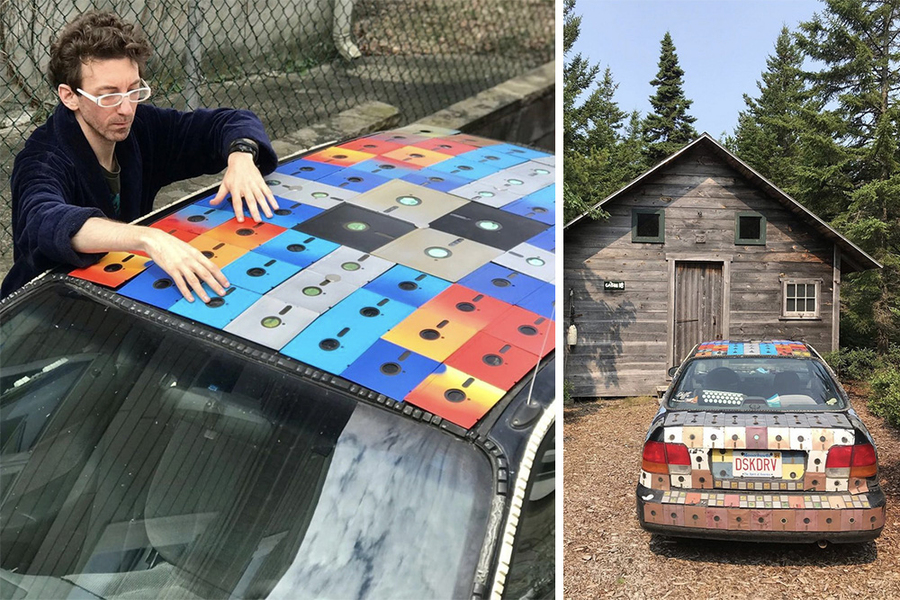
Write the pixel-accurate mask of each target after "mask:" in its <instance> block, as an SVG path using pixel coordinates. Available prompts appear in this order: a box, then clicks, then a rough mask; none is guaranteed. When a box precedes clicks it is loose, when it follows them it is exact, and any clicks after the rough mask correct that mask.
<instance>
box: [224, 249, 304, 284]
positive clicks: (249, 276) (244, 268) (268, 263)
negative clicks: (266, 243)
mask: <svg viewBox="0 0 900 600" xmlns="http://www.w3.org/2000/svg"><path fill="white" fill-rule="evenodd" d="M299 270H300V267H298V266H297V265H295V264H292V263H289V262H286V261H283V260H278V259H277V258H272V257H271V256H266V255H265V254H258V253H256V252H254V251H252V250H251V251H250V252H247V254H245V255H243V256H241V257H240V258H238V259H237V260H235V261H234V262H233V263H231V264H229V265H228V266H226V267H224V268H223V269H222V273H223V274H224V275H225V277H227V278H228V282H229V283H230V284H231V285H236V286H238V287H240V288H244V289H245V290H250V291H252V292H256V293H257V294H265V293H266V292H268V291H269V290H271V289H272V288H274V287H275V286H277V285H279V284H280V283H281V282H283V281H284V280H286V279H287V278H289V277H291V276H293V275H294V274H295V273H297V272H298V271H299Z"/></svg>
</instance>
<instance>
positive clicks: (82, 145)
mask: <svg viewBox="0 0 900 600" xmlns="http://www.w3.org/2000/svg"><path fill="white" fill-rule="evenodd" d="M241 137H248V138H251V139H253V140H256V141H257V142H258V143H259V166H260V170H261V171H262V172H263V174H268V173H271V172H272V171H273V170H274V169H275V167H276V165H277V161H278V159H277V157H276V156H275V151H274V150H273V149H272V145H271V143H270V142H269V137H268V136H267V135H266V132H265V130H264V129H263V125H262V123H261V122H260V120H259V119H258V118H257V117H256V115H254V114H253V113H251V112H249V111H246V110H233V109H225V108H220V109H214V110H210V109H200V110H196V111H193V112H179V111H176V110H172V109H162V108H157V107H155V106H152V105H148V104H141V105H138V106H137V109H136V111H135V117H134V124H133V125H132V128H131V134H130V135H129V136H128V138H127V139H126V140H125V141H123V142H118V143H117V144H116V159H117V160H118V162H119V166H120V168H121V191H120V196H121V200H120V202H121V207H120V212H121V214H120V215H119V219H120V220H122V221H124V222H130V221H133V220H134V219H137V218H138V217H141V216H143V215H145V214H147V213H148V212H150V211H151V210H152V209H153V199H154V198H155V197H156V194H157V192H159V190H160V188H162V187H163V186H166V185H168V184H170V183H172V182H174V181H179V180H181V179H187V178H190V177H196V176H198V175H203V174H212V173H218V172H219V171H221V170H222V169H224V168H225V167H226V165H227V153H228V147H229V145H230V144H231V142H232V141H233V140H235V139H237V138H241ZM11 185H12V208H13V210H12V227H13V244H14V248H13V252H14V253H13V258H14V259H15V263H14V264H13V267H12V269H10V271H9V273H8V274H7V275H6V277H5V278H4V280H3V286H2V289H0V297H5V296H7V295H8V294H10V293H12V292H14V291H15V290H17V289H18V288H20V287H22V286H23V285H25V284H26V283H28V281H30V280H31V279H33V278H34V277H36V276H37V275H39V274H40V273H42V272H44V271H46V270H47V269H50V268H53V267H55V266H57V265H60V264H66V265H73V266H77V267H83V266H87V265H89V264H91V263H93V262H95V261H96V260H97V259H98V258H99V257H100V256H102V255H99V254H82V253H79V252H76V251H75V250H74V249H73V248H72V236H74V235H75V234H76V233H77V232H78V230H79V229H81V226H82V225H83V224H84V222H85V221H86V220H87V219H88V218H90V217H104V216H108V217H112V216H113V215H114V214H115V213H114V212H113V208H112V206H111V202H110V192H109V187H108V186H107V184H106V181H105V179H104V177H103V171H102V169H101V167H100V163H99V162H98V161H97V157H96V156H95V155H94V151H93V150H92V149H91V147H90V145H89V144H88V141H87V138H85V137H84V133H82V131H81V127H80V126H79V125H78V122H77V121H76V120H75V113H73V112H72V111H70V110H69V109H68V108H66V107H65V106H63V105H62V104H60V105H58V106H57V107H56V110H55V111H54V112H53V114H52V115H51V116H50V118H49V119H48V120H47V122H46V123H44V124H43V125H41V126H40V127H38V128H37V129H36V130H35V131H34V133H32V134H31V137H30V138H28V141H27V142H26V143H25V148H23V149H22V151H21V152H20V153H19V154H18V156H16V160H15V164H14V165H13V172H12V178H11Z"/></svg>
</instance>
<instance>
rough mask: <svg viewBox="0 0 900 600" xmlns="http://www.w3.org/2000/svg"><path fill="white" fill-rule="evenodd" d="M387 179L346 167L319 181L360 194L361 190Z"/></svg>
mask: <svg viewBox="0 0 900 600" xmlns="http://www.w3.org/2000/svg"><path fill="white" fill-rule="evenodd" d="M388 181H390V179H389V178H388V177H383V176H381V175H376V174H374V173H367V172H365V171H358V170H356V169H354V168H352V167H347V168H346V169H341V170H340V171H338V172H336V173H332V174H331V175H329V176H328V177H323V178H322V180H321V183H324V184H326V185H330V186H334V187H336V188H338V189H339V190H343V191H344V192H347V191H350V192H355V193H357V194H361V193H362V192H365V191H367V190H371V189H372V188H374V187H378V186H379V185H381V184H383V183H387V182H388Z"/></svg>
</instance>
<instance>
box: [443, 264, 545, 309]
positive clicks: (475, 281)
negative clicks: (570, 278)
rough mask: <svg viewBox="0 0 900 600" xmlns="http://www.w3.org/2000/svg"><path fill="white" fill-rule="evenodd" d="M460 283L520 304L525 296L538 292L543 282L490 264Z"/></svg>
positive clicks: (505, 300)
mask: <svg viewBox="0 0 900 600" xmlns="http://www.w3.org/2000/svg"><path fill="white" fill-rule="evenodd" d="M459 283H460V284H462V285H464V286H466V287H468V288H471V289H473V290H476V291H478V292H482V293H485V294H487V295H489V296H493V297H495V298H499V299H500V300H503V301H504V302H508V303H509V304H518V303H519V302H520V301H521V300H522V299H523V298H525V296H527V295H529V294H532V293H534V292H536V291H537V290H538V288H540V287H541V285H542V283H543V282H541V281H540V280H539V279H535V278H534V277H529V276H528V275H524V274H523V273H519V272H518V271H515V270H513V269H508V268H506V267H502V266H500V265H498V264H495V263H488V264H486V265H484V266H483V267H481V268H479V269H478V270H476V271H473V272H472V273H469V274H468V275H466V276H465V277H463V278H462V279H460V280H459Z"/></svg>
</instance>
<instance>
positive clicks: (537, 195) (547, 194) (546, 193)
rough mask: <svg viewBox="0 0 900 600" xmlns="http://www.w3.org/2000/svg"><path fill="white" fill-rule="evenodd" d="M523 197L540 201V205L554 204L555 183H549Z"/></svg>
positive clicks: (550, 205) (551, 205)
mask: <svg viewBox="0 0 900 600" xmlns="http://www.w3.org/2000/svg"><path fill="white" fill-rule="evenodd" d="M523 198H530V199H531V200H533V201H534V202H538V203H540V204H541V205H542V206H549V207H553V206H556V184H555V183H551V184H550V185H548V186H547V187H543V188H541V189H539V190H538V191H536V192H531V193H530V194H528V195H527V196H523Z"/></svg>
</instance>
